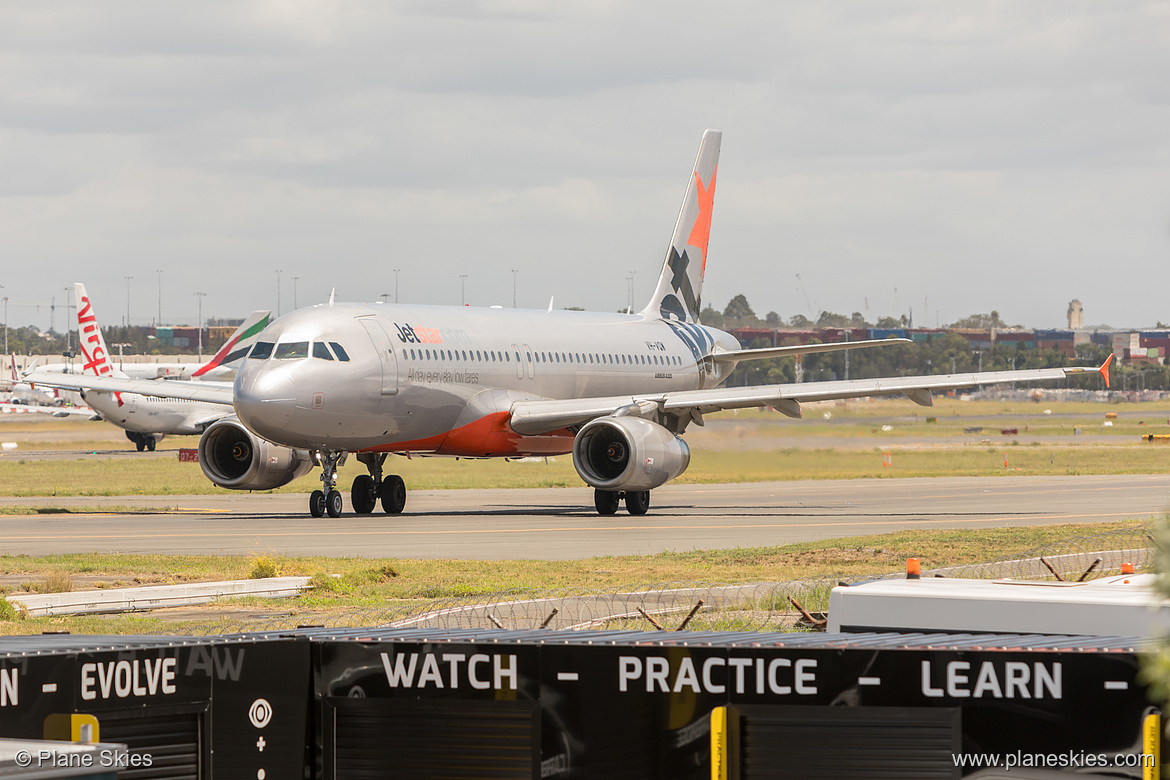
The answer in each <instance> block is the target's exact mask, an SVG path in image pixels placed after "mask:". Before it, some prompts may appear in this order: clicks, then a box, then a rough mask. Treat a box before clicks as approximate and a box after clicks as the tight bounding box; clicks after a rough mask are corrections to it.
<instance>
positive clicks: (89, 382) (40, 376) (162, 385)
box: [24, 371, 234, 406]
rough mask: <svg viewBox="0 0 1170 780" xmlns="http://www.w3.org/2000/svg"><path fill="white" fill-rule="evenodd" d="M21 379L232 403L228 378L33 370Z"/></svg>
mask: <svg viewBox="0 0 1170 780" xmlns="http://www.w3.org/2000/svg"><path fill="white" fill-rule="evenodd" d="M24 380H25V381H26V382H28V383H29V384H30V385H32V386H34V387H35V386H36V385H44V386H45V387H55V388H57V389H58V390H79V391H80V390H100V391H104V392H108V393H136V394H138V395H150V396H155V397H157V398H183V399H186V400H188V401H205V402H207V403H212V404H226V405H228V406H231V405H232V397H233V395H234V392H233V390H232V384H231V383H230V382H208V381H202V382H186V381H180V380H177V379H118V378H115V377H108V376H100V377H99V376H89V375H87V374H58V373H51V372H47V371H34V372H32V373H30V374H26V375H25V377H24Z"/></svg>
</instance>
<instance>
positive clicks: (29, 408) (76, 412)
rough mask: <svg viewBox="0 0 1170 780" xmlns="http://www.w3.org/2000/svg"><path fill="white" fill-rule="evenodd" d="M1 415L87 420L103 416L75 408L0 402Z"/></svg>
mask: <svg viewBox="0 0 1170 780" xmlns="http://www.w3.org/2000/svg"><path fill="white" fill-rule="evenodd" d="M0 414H47V415H50V416H52V417H74V416H76V417H84V418H86V419H87V420H100V419H102V416H101V415H100V414H98V413H97V412H95V411H94V410H93V409H82V408H79V407H75V406H37V405H35V404H13V403H8V402H7V401H0Z"/></svg>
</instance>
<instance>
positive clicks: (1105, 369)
mask: <svg viewBox="0 0 1170 780" xmlns="http://www.w3.org/2000/svg"><path fill="white" fill-rule="evenodd" d="M1112 362H1113V353H1112V352H1110V353H1109V357H1107V358H1105V362H1104V363H1102V364H1101V367H1100V368H1098V369H1097V373H1098V374H1100V375H1101V376H1102V377H1103V378H1104V379H1105V387H1106V389H1108V387H1109V364H1110V363H1112Z"/></svg>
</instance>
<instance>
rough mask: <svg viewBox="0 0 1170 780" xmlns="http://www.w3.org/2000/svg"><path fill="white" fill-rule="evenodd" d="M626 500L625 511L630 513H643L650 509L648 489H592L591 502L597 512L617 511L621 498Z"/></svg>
mask: <svg viewBox="0 0 1170 780" xmlns="http://www.w3.org/2000/svg"><path fill="white" fill-rule="evenodd" d="M623 498H624V499H625V500H626V511H627V512H629V513H630V514H631V515H644V514H646V512H647V511H648V510H649V509H650V491H649V490H629V491H627V490H594V491H593V504H594V506H596V507H597V514H599V515H612V514H614V513H616V512H617V510H618V505H619V504H621V502H622V499H623Z"/></svg>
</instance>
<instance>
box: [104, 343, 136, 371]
mask: <svg viewBox="0 0 1170 780" xmlns="http://www.w3.org/2000/svg"><path fill="white" fill-rule="evenodd" d="M110 346H111V347H117V348H118V368H121V367H122V348H123V347H132V346H134V345H133V344H111V345H110Z"/></svg>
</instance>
